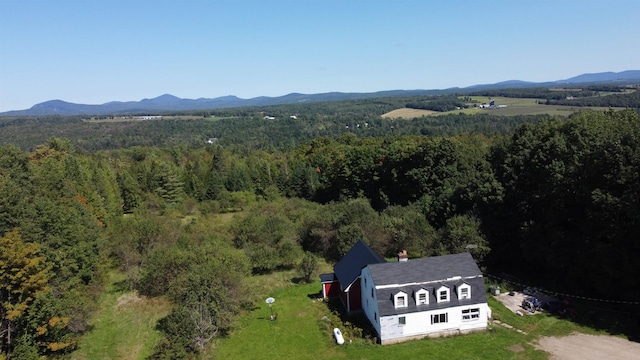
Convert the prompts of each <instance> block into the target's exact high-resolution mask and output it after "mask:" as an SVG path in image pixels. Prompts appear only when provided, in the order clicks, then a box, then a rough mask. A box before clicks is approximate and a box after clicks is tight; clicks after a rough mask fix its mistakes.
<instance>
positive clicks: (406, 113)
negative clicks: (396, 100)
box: [382, 108, 438, 119]
mask: <svg viewBox="0 0 640 360" xmlns="http://www.w3.org/2000/svg"><path fill="white" fill-rule="evenodd" d="M437 113H438V112H437V111H432V110H420V109H409V108H402V109H396V110H392V111H389V112H388V113H386V114H382V117H383V118H390V119H399V118H403V119H413V118H417V117H422V116H429V115H433V114H437Z"/></svg>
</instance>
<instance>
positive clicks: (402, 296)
mask: <svg viewBox="0 0 640 360" xmlns="http://www.w3.org/2000/svg"><path fill="white" fill-rule="evenodd" d="M393 301H394V304H395V307H397V308H399V307H407V294H406V293H404V292H402V291H400V292H399V293H397V294H395V295H393Z"/></svg>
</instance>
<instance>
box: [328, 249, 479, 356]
mask: <svg viewBox="0 0 640 360" xmlns="http://www.w3.org/2000/svg"><path fill="white" fill-rule="evenodd" d="M352 251H353V253H352ZM371 253H373V251H372V250H371V249H370V248H369V247H368V246H366V244H364V243H362V242H360V241H359V242H358V243H356V245H354V247H353V248H352V249H351V250H350V251H349V252H348V253H347V254H346V255H345V256H344V257H343V258H342V259H341V260H340V262H338V264H337V265H336V267H335V268H334V270H335V271H336V272H335V273H334V274H323V275H321V279H322V277H323V276H324V277H325V279H326V280H329V279H330V275H334V281H337V283H338V284H340V285H339V288H340V292H339V296H340V297H341V298H343V297H345V295H344V294H345V293H346V299H347V301H346V302H345V301H344V300H343V303H344V304H345V306H346V307H347V311H349V312H353V311H360V310H361V311H363V312H364V314H365V316H366V317H367V319H368V320H369V322H370V323H371V325H372V326H373V328H374V329H375V331H376V332H377V334H378V338H379V339H380V342H381V343H382V344H391V343H396V342H402V341H406V340H410V339H418V338H424V337H432V336H443V335H450V334H460V333H468V332H472V331H482V330H485V329H486V327H487V316H488V312H489V310H488V305H487V296H486V291H485V288H484V278H483V276H482V273H481V272H480V269H479V268H478V266H477V264H476V263H475V261H474V260H473V258H472V257H471V254H469V253H461V254H455V255H445V256H435V257H430V258H421V259H411V260H408V258H407V255H406V252H402V253H400V254H399V256H398V260H399V261H397V262H386V261H384V260H383V261H379V260H380V257H379V256H374V255H372V254H371ZM344 261H349V264H347V263H344ZM338 265H340V267H339V266H338ZM358 268H359V270H357V271H356V269H358ZM347 269H348V271H345V270H347ZM339 272H340V273H341V275H340V276H345V275H346V274H347V273H348V274H349V276H348V277H346V278H344V281H345V282H349V284H348V285H346V286H345V285H342V282H341V280H340V276H338V273H339ZM325 284H326V283H325V282H324V281H323V295H325V296H329V297H331V296H332V294H335V292H334V293H332V292H331V289H332V288H331V287H330V288H329V291H327V292H325V289H324V286H325ZM334 284H335V282H334ZM357 285H359V287H360V289H358V290H356V289H354V287H355V286H357ZM335 291H336V292H337V289H336V290H335ZM356 298H358V301H359V302H360V304H355V303H354V302H356Z"/></svg>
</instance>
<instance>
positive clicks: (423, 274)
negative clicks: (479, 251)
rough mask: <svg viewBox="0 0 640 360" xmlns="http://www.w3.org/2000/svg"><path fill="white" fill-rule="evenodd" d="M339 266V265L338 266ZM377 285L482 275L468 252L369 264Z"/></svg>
mask: <svg viewBox="0 0 640 360" xmlns="http://www.w3.org/2000/svg"><path fill="white" fill-rule="evenodd" d="M336 267H337V266H336ZM369 270H370V271H371V277H372V278H373V282H374V283H375V284H376V286H380V285H393V284H410V283H424V282H428V281H438V280H446V279H451V278H453V277H456V276H460V277H462V278H465V277H472V276H478V275H482V272H481V271H480V269H479V268H478V265H476V262H475V261H474V260H473V257H472V256H471V254H469V253H468V252H465V253H461V254H453V255H444V256H434V257H428V258H421V259H411V260H409V261H398V262H388V263H383V264H371V265H369Z"/></svg>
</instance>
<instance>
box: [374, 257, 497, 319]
mask: <svg viewBox="0 0 640 360" xmlns="http://www.w3.org/2000/svg"><path fill="white" fill-rule="evenodd" d="M410 261H411V260H410ZM463 282H464V283H466V284H469V286H470V287H471V298H469V299H464V300H460V299H458V294H457V292H456V286H459V285H460V284H462V283H463ZM376 285H377V284H376ZM442 285H444V286H447V287H449V301H445V302H441V303H438V301H437V299H436V293H435V290H437V289H438V288H440V287H441V286H442ZM420 289H425V290H427V291H428V292H429V304H427V305H416V298H415V296H416V295H415V293H416V291H419V290H420ZM400 291H403V292H405V293H406V294H407V307H403V308H396V307H395V306H394V303H393V296H394V295H395V294H397V293H398V292H400ZM363 296H366V295H365V294H363ZM376 296H377V298H378V313H379V314H380V316H389V315H401V314H408V313H413V312H418V311H427V310H437V309H445V308H449V307H453V306H464V305H476V304H483V303H486V302H487V294H486V290H485V287H484V278H483V277H474V278H468V279H465V280H464V281H460V280H453V281H442V282H434V283H431V284H427V285H409V286H401V287H393V288H385V289H378V290H376Z"/></svg>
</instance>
